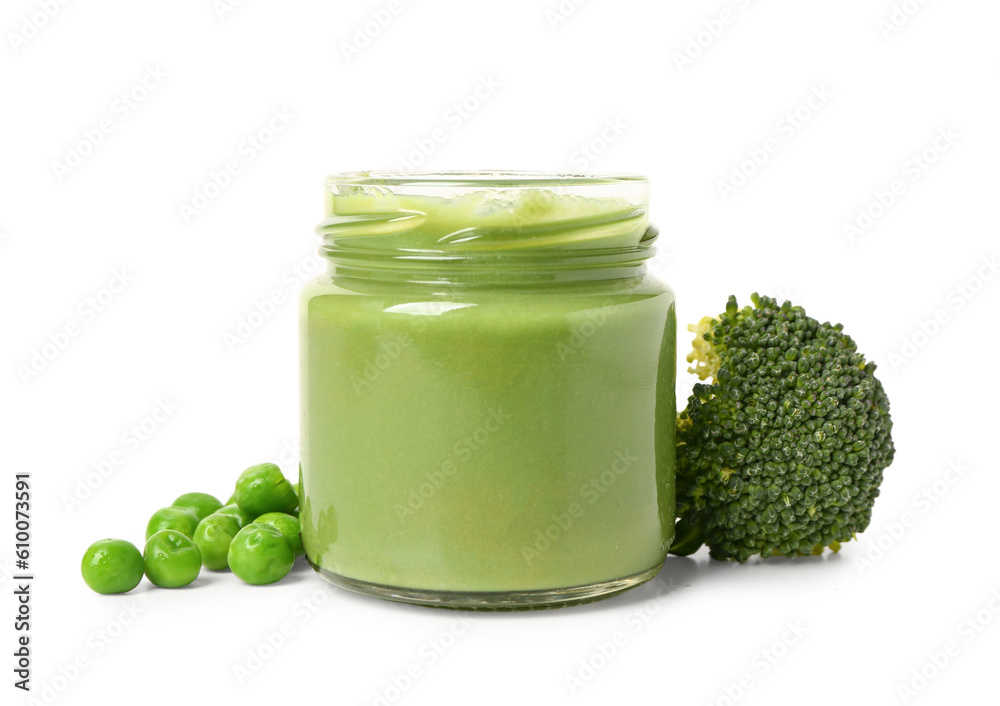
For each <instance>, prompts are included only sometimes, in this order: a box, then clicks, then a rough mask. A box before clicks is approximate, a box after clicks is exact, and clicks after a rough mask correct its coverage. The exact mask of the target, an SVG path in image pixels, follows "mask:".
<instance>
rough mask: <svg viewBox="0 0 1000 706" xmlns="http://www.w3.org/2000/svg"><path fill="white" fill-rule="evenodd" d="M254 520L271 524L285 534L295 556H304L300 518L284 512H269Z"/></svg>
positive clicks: (258, 522) (263, 523)
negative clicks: (300, 533)
mask: <svg viewBox="0 0 1000 706" xmlns="http://www.w3.org/2000/svg"><path fill="white" fill-rule="evenodd" d="M254 522H255V523H256V524H258V525H271V526H272V527H274V528H275V529H277V530H278V531H279V532H281V534H282V535H283V536H284V538H285V541H286V542H288V546H289V547H290V548H291V550H292V554H294V555H295V556H302V554H303V549H302V537H301V536H299V532H300V531H301V527H300V526H299V519H298V518H297V517H293V516H291V515H287V514H285V513H283V512H268V513H265V514H263V515H261V516H260V517H258V518H257V519H256V520H254Z"/></svg>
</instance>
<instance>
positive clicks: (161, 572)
mask: <svg viewBox="0 0 1000 706" xmlns="http://www.w3.org/2000/svg"><path fill="white" fill-rule="evenodd" d="M143 562H144V563H145V568H146V577H147V578H148V579H149V580H150V581H152V582H153V583H154V584H156V585H157V586H160V587H162V588H180V587H181V586H187V585H188V584H189V583H191V582H192V581H194V580H195V579H196V578H198V574H199V572H201V552H200V551H198V546H197V545H196V544H195V543H194V540H192V539H191V538H190V537H187V536H185V535H183V534H181V533H180V532H177V531H176V530H169V529H168V530H161V531H160V532H157V533H156V534H154V535H153V536H152V537H150V538H149V539H147V540H146V551H145V552H143Z"/></svg>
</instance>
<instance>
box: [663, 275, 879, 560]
mask: <svg viewBox="0 0 1000 706" xmlns="http://www.w3.org/2000/svg"><path fill="white" fill-rule="evenodd" d="M751 299H752V301H753V307H750V306H745V307H743V308H742V309H741V308H739V306H738V305H737V303H736V297H733V296H731V297H729V302H728V303H727V304H726V311H725V313H724V314H721V315H720V316H719V317H718V318H712V317H706V318H703V319H702V320H701V321H700V322H699V323H698V324H695V325H692V326H689V327H688V329H689V330H690V331H692V332H694V333H696V334H697V335H696V337H695V340H694V350H693V351H692V352H691V353H690V354H689V355H688V357H687V360H688V362H689V363H692V364H693V367H691V368H689V371H690V372H693V373H696V374H697V375H698V377H699V378H700V379H701V380H706V379H707V378H713V380H712V381H711V384H703V383H698V384H695V386H694V391H693V393H692V394H691V397H690V398H689V399H688V404H687V408H686V409H685V410H684V411H682V412H681V413H680V415H678V419H677V515H678V518H679V519H678V522H677V526H676V539H675V541H674V544H673V546H672V547H671V550H670V551H671V553H673V554H678V555H682V556H686V555H688V554H691V553H693V552H694V551H696V550H697V549H698V548H699V547H700V546H701V545H702V544H707V545H708V547H709V549H710V550H711V556H712V557H713V558H715V559H736V560H737V561H741V562H742V561H746V560H747V559H749V558H750V557H752V556H754V555H757V554H759V555H761V556H763V557H768V556H776V555H780V556H804V555H814V554H821V553H822V552H823V550H824V548H825V547H830V548H831V549H832V550H833V551H838V550H839V549H840V543H841V542H845V541H847V540H850V539H851V538H853V537H854V536H855V534H856V533H858V532H861V531H863V530H864V529H865V528H866V527H867V526H868V523H869V521H870V520H871V511H872V505H873V504H874V502H875V498H876V497H878V494H879V485H880V484H881V482H882V471H883V470H884V469H885V468H886V467H887V466H888V465H889V464H890V463H892V458H893V454H894V452H895V449H894V447H893V443H892V420H891V419H890V417H889V400H888V398H887V397H886V395H885V391H884V390H883V389H882V383H880V382H879V381H878V379H877V378H876V377H875V375H874V373H875V364H874V363H869V362H865V358H864V356H863V355H861V354H860V353H858V350H857V346H856V345H855V343H854V341H853V339H851V337H850V336H848V335H846V334H845V333H843V327H842V326H841V325H840V324H836V325H832V324H830V323H822V324H821V323H819V322H818V321H816V320H815V319H812V318H810V317H808V316H806V312H805V311H804V310H803V309H802V307H799V306H792V304H791V303H789V302H787V301H786V302H784V303H783V304H780V305H779V304H778V302H777V301H775V300H774V299H771V298H770V297H764V296H759V295H757V294H756V293H755V294H754V295H753V296H752V297H751Z"/></svg>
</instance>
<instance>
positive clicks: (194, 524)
mask: <svg viewBox="0 0 1000 706" xmlns="http://www.w3.org/2000/svg"><path fill="white" fill-rule="evenodd" d="M196 529H198V516H197V515H196V514H194V512H192V511H191V510H188V509H186V508H183V507H161V508H160V509H159V510H157V511H156V512H154V513H153V516H152V517H150V518H149V524H147V525H146V539H149V538H150V537H152V536H153V535H154V534H156V533H157V532H160V531H161V530H176V531H178V532H180V533H181V534H183V535H184V536H185V537H187V538H188V539H190V538H191V537H194V531H195V530H196Z"/></svg>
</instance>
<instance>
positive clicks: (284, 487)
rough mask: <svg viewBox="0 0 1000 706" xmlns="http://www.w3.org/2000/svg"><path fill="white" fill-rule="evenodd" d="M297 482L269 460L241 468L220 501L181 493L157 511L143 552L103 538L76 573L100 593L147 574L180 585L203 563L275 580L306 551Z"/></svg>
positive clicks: (255, 580)
mask: <svg viewBox="0 0 1000 706" xmlns="http://www.w3.org/2000/svg"><path fill="white" fill-rule="evenodd" d="M298 504H299V498H298V487H297V486H295V485H293V484H291V483H290V482H289V481H288V480H287V479H286V478H285V477H284V475H283V474H282V472H281V469H280V468H278V466H276V465H275V464H273V463H262V464H258V465H256V466H251V467H250V468H248V469H246V470H245V471H244V472H243V473H242V474H240V476H239V478H238V479H237V481H236V484H235V489H234V492H233V493H232V495H231V497H230V498H229V501H228V502H227V503H226V504H225V505H224V504H223V503H222V502H221V501H220V500H219V499H218V498H216V497H215V496H213V495H209V494H208V493H184V494H183V495H181V496H179V497H177V499H176V500H174V502H173V503H172V504H170V505H168V506H166V507H162V508H160V509H159V510H156V511H155V512H154V513H153V514H152V515H151V516H150V518H149V522H148V523H147V525H146V535H145V537H146V542H145V548H144V551H143V552H142V553H140V552H139V550H138V549H137V548H136V547H135V545H133V544H131V543H130V542H127V541H125V540H122V539H102V540H99V541H97V542H94V543H93V544H92V545H91V546H90V547H89V548H88V549H87V550H86V552H85V553H84V555H83V561H82V563H81V573H82V574H83V580H84V582H85V583H86V584H87V585H88V586H89V587H90V588H91V589H93V590H94V591H96V592H97V593H126V592H128V591H131V590H132V589H133V588H135V587H136V586H138V585H139V583H140V582H141V581H142V577H143V575H144V574H145V576H146V578H148V579H149V580H150V582H151V583H152V584H153V585H155V586H159V587H161V588H180V587H182V586H187V585H190V584H191V583H193V582H194V580H195V579H197V578H198V575H199V573H200V572H201V569H202V567H204V568H206V569H209V570H212V571H223V570H225V569H227V568H229V569H231V570H232V572H233V574H234V575H235V576H236V577H237V578H239V579H241V580H243V581H245V582H246V583H249V584H254V585H262V584H270V583H275V582H276V581H280V580H281V579H283V578H284V577H285V576H286V575H288V572H289V571H290V570H291V568H292V565H293V564H294V563H295V559H296V557H298V556H301V555H302V554H303V549H302V539H301V536H300V527H299V519H298V511H297V509H298Z"/></svg>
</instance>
